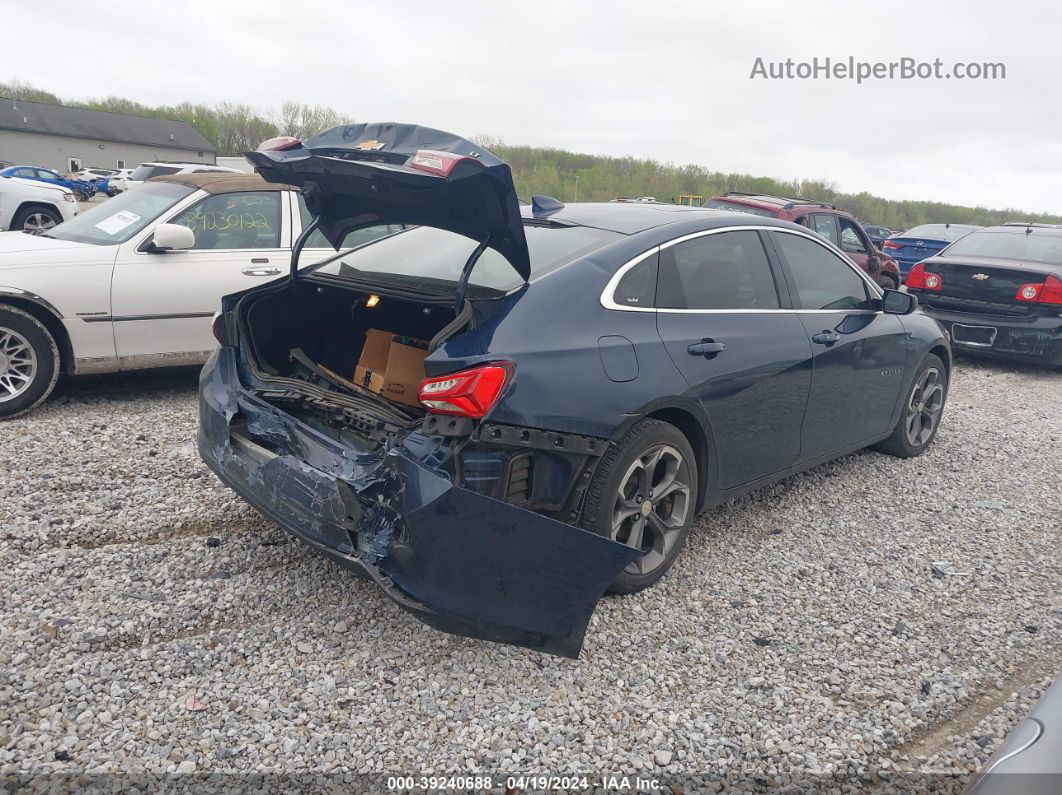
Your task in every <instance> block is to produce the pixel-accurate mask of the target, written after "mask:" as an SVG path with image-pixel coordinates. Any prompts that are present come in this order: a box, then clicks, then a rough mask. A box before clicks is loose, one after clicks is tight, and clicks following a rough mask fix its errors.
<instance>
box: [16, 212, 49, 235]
mask: <svg viewBox="0 0 1062 795" xmlns="http://www.w3.org/2000/svg"><path fill="white" fill-rule="evenodd" d="M53 226H55V219H54V218H52V217H51V216H50V215H45V214H44V213H30V214H29V215H28V216H26V220H25V221H23V222H22V231H24V232H31V233H36V232H44V231H45V230H47V229H51V228H52V227H53Z"/></svg>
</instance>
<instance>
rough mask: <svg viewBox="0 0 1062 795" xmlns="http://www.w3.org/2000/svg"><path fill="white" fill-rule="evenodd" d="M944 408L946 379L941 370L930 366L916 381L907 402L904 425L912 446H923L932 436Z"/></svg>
mask: <svg viewBox="0 0 1062 795" xmlns="http://www.w3.org/2000/svg"><path fill="white" fill-rule="evenodd" d="M943 408H944V380H943V378H942V377H941V374H940V370H938V369H937V368H936V367H930V368H929V369H927V370H926V371H925V372H924V373H922V375H920V376H919V377H918V379H917V380H916V381H915V385H914V388H913V389H912V390H911V398H910V400H908V402H907V415H906V417H905V420H904V422H905V426H904V427H905V428H906V430H907V441H908V442H909V443H910V444H911V446H912V447H921V446H922V445H924V444H925V443H926V442H928V441H929V440H930V439H931V438H932V436H933V432H934V431H935V430H936V428H937V423H939V422H940V412H941V410H942V409H943Z"/></svg>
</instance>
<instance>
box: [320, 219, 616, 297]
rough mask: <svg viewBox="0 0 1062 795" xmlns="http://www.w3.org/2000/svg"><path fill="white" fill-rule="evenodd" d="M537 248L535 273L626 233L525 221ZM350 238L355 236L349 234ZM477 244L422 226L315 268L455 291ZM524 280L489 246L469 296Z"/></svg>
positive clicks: (507, 287) (530, 243)
mask: <svg viewBox="0 0 1062 795" xmlns="http://www.w3.org/2000/svg"><path fill="white" fill-rule="evenodd" d="M524 234H525V235H526V237H527V247H528V250H529V251H530V253H531V278H535V277H536V276H541V275H542V274H544V273H547V272H548V271H551V270H553V269H555V268H558V267H560V266H561V265H564V264H566V263H568V262H571V261H573V260H575V259H577V258H579V257H581V256H583V255H584V254H588V253H589V252H591V251H594V250H595V249H598V248H601V247H602V246H606V245H608V244H609V243H611V242H613V241H614V240H619V239H620V238H621V237H623V235H621V234H619V233H618V232H609V231H605V230H603V229H591V228H589V227H585V226H532V225H525V226H524ZM348 239H349V238H348ZM475 247H476V243H475V241H473V240H470V239H469V238H467V237H464V236H463V235H458V234H455V233H454V232H447V231H445V230H443V229H435V228H434V227H429V226H418V227H415V228H413V229H409V230H407V231H405V232H400V233H398V234H394V235H390V236H389V237H384V238H380V239H378V240H376V241H374V242H370V243H368V244H365V245H362V246H361V247H360V248H357V249H354V250H353V251H347V252H344V253H343V254H340V255H339V256H338V257H334V258H333V259H331V260H327V261H325V262H323V263H321V264H320V265H317V266H316V267H314V268H311V271H312V272H315V273H323V274H331V275H333V276H342V277H347V278H354V279H359V280H362V281H371V282H374V283H378V284H380V285H385V284H389V285H393V286H395V287H409V288H412V289H416V290H424V291H427V292H436V293H452V292H453V290H454V287H455V286H456V285H457V282H458V280H459V279H460V277H461V269H462V268H463V267H464V264H465V262H466V261H467V260H468V257H469V255H470V254H471V253H472V251H473V250H474V249H475ZM521 284H523V280H522V279H521V278H520V276H519V275H518V274H517V273H516V271H515V270H513V266H512V265H510V264H509V261H508V260H506V259H505V257H503V256H502V255H501V254H499V253H498V252H497V251H495V250H494V249H491V248H488V249H486V250H485V251H484V252H483V254H482V255H481V256H480V258H479V260H478V261H477V262H476V266H475V268H474V269H473V271H472V275H471V277H470V278H469V280H468V286H469V295H476V294H479V295H480V296H489V295H496V294H498V293H505V292H508V291H509V290H512V289H513V288H515V287H519V286H520V285H521Z"/></svg>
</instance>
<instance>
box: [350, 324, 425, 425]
mask: <svg viewBox="0 0 1062 795" xmlns="http://www.w3.org/2000/svg"><path fill="white" fill-rule="evenodd" d="M427 355H428V343H427V342H425V341H424V340H418V339H414V338H412V337H402V336H399V335H397V334H392V333H391V332H390V331H381V330H380V329H375V328H371V329H369V330H368V331H367V332H365V346H364V347H363V348H362V349H361V357H360V358H359V359H358V366H357V367H355V368H354V383H356V384H357V385H358V386H363V387H365V388H366V389H368V390H370V391H372V392H375V393H377V394H379V395H383V396H384V397H386V398H388V399H389V400H395V401H398V402H399V403H405V404H406V405H409V406H417V407H420V401H419V400H417V389H418V388H419V387H420V382H421V381H423V380H424V357H426V356H427Z"/></svg>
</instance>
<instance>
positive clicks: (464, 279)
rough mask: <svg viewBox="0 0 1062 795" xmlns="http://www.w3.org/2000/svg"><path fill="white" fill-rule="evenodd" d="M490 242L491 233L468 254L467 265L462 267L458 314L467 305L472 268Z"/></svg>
mask: <svg viewBox="0 0 1062 795" xmlns="http://www.w3.org/2000/svg"><path fill="white" fill-rule="evenodd" d="M488 243H490V233H488V234H487V236H486V237H485V238H483V242H482V243H480V244H479V245H478V246H476V248H475V249H474V250H473V251H472V253H471V254H469V255H468V259H467V260H466V261H465V266H464V267H463V268H461V278H460V279H458V280H457V295H456V296H455V298H454V309H456V310H457V314H461V310H462V309H464V306H465V293H466V292H468V277H469V276H471V275H472V269H473V268H474V267H476V262H477V261H478V260H479V258H480V255H481V254H483V252H484V251H486V250H487V244H488Z"/></svg>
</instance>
